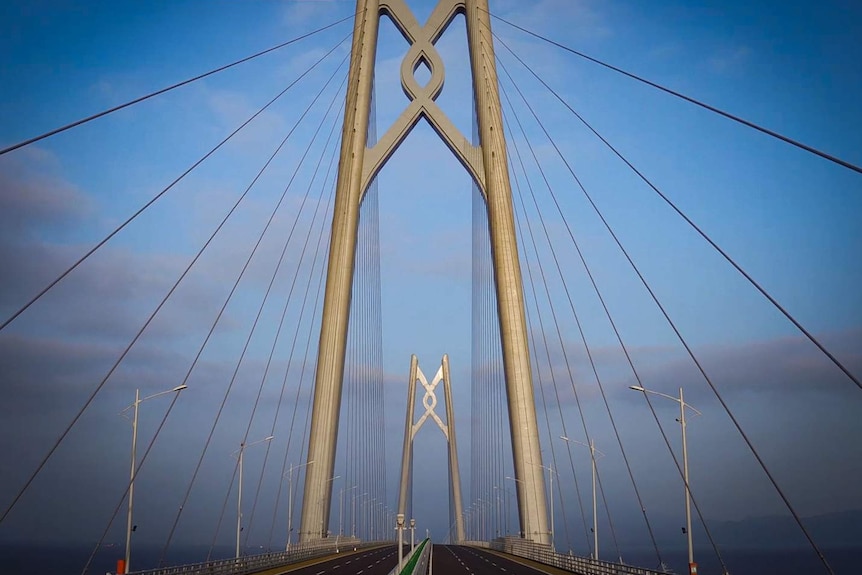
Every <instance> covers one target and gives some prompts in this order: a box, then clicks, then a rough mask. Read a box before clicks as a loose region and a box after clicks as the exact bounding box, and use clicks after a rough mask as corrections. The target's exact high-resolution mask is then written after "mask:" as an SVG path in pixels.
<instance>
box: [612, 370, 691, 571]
mask: <svg viewBox="0 0 862 575" xmlns="http://www.w3.org/2000/svg"><path fill="white" fill-rule="evenodd" d="M629 388H630V389H633V390H635V391H640V392H641V393H644V394H647V393H650V394H652V395H660V396H661V397H664V398H667V399H670V400H671V401H675V402H677V403H678V404H679V419H678V420H677V421H679V424H680V427H682V469H683V472H682V475H683V483H685V533H686V537H687V538H688V566H689V572H690V573H697V564H696V563H695V562H694V548H693V547H692V543H691V491H689V488H688V445H687V443H686V438H685V408H686V407H687V408H689V409H690V410H692V411H693V412H694V413H696V414H697V415H703V414H702V413H701V412H699V411H698V410H697V409H695V408H694V407H692V406H691V405H690V404H688V403H686V402H685V399H684V398H683V395H682V388H681V387H680V388H679V397H674V396H672V395H668V394H666V393H661V392H659V391H652V390H650V389H645V388H643V387H641V386H639V385H630V386H629Z"/></svg>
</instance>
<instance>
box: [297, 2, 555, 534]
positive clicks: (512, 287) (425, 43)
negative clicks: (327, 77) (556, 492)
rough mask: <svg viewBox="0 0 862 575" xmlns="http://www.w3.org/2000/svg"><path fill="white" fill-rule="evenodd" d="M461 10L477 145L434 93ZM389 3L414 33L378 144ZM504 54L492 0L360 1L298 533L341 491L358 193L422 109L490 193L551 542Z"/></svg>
mask: <svg viewBox="0 0 862 575" xmlns="http://www.w3.org/2000/svg"><path fill="white" fill-rule="evenodd" d="M458 14H463V15H464V18H465V21H466V27H467V45H468V50H469V53H470V64H471V70H472V77H473V94H474V106H475V114H476V121H477V125H478V134H479V145H478V146H474V145H473V144H472V143H471V140H470V139H468V138H466V137H465V136H464V134H463V133H461V131H460V130H458V129H457V128H456V127H455V126H454V124H453V123H452V122H451V120H450V119H449V118H448V117H447V116H446V114H445V113H444V112H443V111H442V110H441V109H440V107H439V106H437V104H436V102H435V100H436V98H437V97H438V96H439V95H440V93H441V91H442V90H443V79H444V69H443V62H442V61H441V59H440V55H439V53H438V52H437V50H436V48H435V47H434V43H435V42H436V41H437V40H438V39H439V38H440V36H441V35H442V34H443V32H444V31H445V30H446V28H447V27H448V26H449V25H450V24H451V22H452V20H453V19H454V18H455V17H456V16H457V15H458ZM381 15H386V16H388V17H389V18H390V19H391V20H392V22H393V23H394V24H395V26H396V28H397V29H398V30H399V31H400V32H401V34H402V35H403V36H404V38H405V39H406V40H407V42H408V44H409V45H410V48H409V49H408V51H407V54H406V56H405V57H404V60H403V61H402V64H401V85H402V88H403V89H404V93H405V94H406V95H407V97H408V99H409V102H408V103H407V105H406V106H405V108H404V111H403V112H402V113H401V115H400V116H399V117H398V119H397V120H396V121H395V122H394V123H393V125H392V126H390V127H389V128H388V130H387V131H386V132H385V133H384V135H383V136H382V137H381V138H380V139H379V140H378V141H377V142H376V143H375V144H374V145H373V146H371V147H369V145H368V144H369V141H368V126H369V118H370V111H371V95H372V86H373V82H374V67H375V57H376V52H377V36H378V28H379V22H380V17H381ZM495 62H496V60H495V56H494V45H493V38H492V36H491V19H490V13H489V11H488V0H440V1H439V2H438V3H437V5H436V7H435V8H434V10H433V12H432V13H431V16H430V17H429V18H428V21H427V22H426V23H425V24H424V25H422V24H419V22H418V21H417V20H416V18H415V16H414V15H413V13H412V12H411V11H410V9H409V8H408V6H407V4H406V2H405V1H404V0H357V2H356V17H355V20H354V25H353V44H352V48H351V56H350V70H349V72H348V85H347V96H346V106H345V111H344V124H343V126H342V132H341V156H340V160H339V165H338V181H337V184H336V190H335V206H334V213H333V218H332V231H331V240H330V249H329V264H328V269H327V276H326V292H325V298H324V303H323V314H322V325H321V330H320V344H319V348H318V360H317V371H316V376H315V388H314V398H313V402H314V404H313V410H312V416H311V430H310V434H309V435H310V438H309V446H308V461H314V465H308V466H306V480H305V492H304V496H303V505H302V522H301V525H300V540H301V541H309V540H313V539H318V538H321V537H324V536H325V534H326V533H327V532H328V520H329V515H330V513H329V511H330V504H331V500H332V483H331V482H330V481H329V479H330V478H331V477H332V476H333V470H334V467H335V451H336V439H337V437H338V416H339V411H340V407H341V391H342V381H343V377H344V360H345V353H346V347H347V330H348V324H349V317H350V303H351V302H350V298H351V287H352V282H353V271H354V258H355V253H356V243H357V230H358V227H359V208H360V204H361V203H362V199H363V197H364V194H365V191H366V189H367V188H368V186H369V185H370V183H371V181H372V180H373V179H374V176H375V175H376V174H377V173H378V172H379V170H380V168H381V167H382V166H383V164H385V162H386V161H387V160H388V159H389V158H390V157H391V156H392V154H393V152H394V151H395V149H396V148H397V147H398V146H399V145H400V144H401V142H402V141H403V140H404V139H405V138H406V137H407V134H409V132H410V131H411V130H412V128H413V127H414V126H415V125H416V124H417V123H418V122H419V120H421V119H423V118H424V119H425V120H426V121H427V122H428V123H429V124H430V125H431V126H432V128H433V129H434V130H435V131H436V132H437V134H438V135H439V136H440V137H441V139H442V140H443V141H444V142H445V143H446V145H447V146H448V147H449V149H450V150H451V151H452V152H453V153H454V154H455V156H456V157H457V158H458V160H459V161H460V162H461V164H462V165H463V166H464V167H465V168H466V170H467V171H468V172H469V173H470V175H471V176H472V178H473V179H474V181H475V182H476V184H477V186H478V187H479V190H480V191H481V193H482V195H483V197H484V199H485V205H486V207H487V210H488V228H489V232H490V238H491V253H492V259H493V264H494V283H495V288H496V293H497V310H498V316H499V322H500V340H501V347H502V353H503V368H504V372H505V378H506V394H507V402H508V411H509V421H510V425H511V438H512V454H513V464H514V472H515V478H516V479H517V481H516V490H517V494H518V498H517V499H518V510H519V517H520V525H521V533H522V534H523V535H524V537H526V538H529V539H533V540H535V541H537V542H539V543H550V534H549V533H548V531H547V529H546V527H545V526H546V525H547V523H548V522H547V508H546V502H545V485H544V481H543V476H542V467H541V465H542V455H541V451H540V448H539V431H538V421H537V418H536V406H535V400H534V395H533V381H532V371H531V367H530V356H529V351H528V350H529V348H528V345H527V322H526V315H525V311H524V293H523V285H522V280H521V267H520V262H519V260H518V246H517V242H516V237H515V220H514V209H513V205H512V191H511V186H510V183H509V169H508V163H507V154H506V142H505V137H504V132H503V120H502V109H501V106H500V94H499V89H498V80H497V70H496V63H495ZM423 63H424V64H425V65H426V66H427V67H428V69H430V71H431V79H430V80H429V81H428V82H427V84H425V85H424V86H421V85H420V84H419V82H418V81H417V80H416V78H415V76H414V73H415V71H416V69H417V68H418V67H419V66H420V65H421V64H423Z"/></svg>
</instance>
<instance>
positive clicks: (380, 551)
mask: <svg viewBox="0 0 862 575" xmlns="http://www.w3.org/2000/svg"><path fill="white" fill-rule="evenodd" d="M397 551H398V548H397V547H396V546H395V545H390V546H387V547H378V548H377V549H369V550H364V551H360V552H358V553H349V554H346V555H340V556H338V557H336V558H335V559H330V560H328V561H322V562H320V563H315V564H313V565H307V566H305V567H298V568H296V569H289V570H288V569H285V570H284V571H283V573H290V575H386V574H387V573H389V572H390V571H392V569H393V568H394V567H395V564H396V563H397V562H398V553H397ZM408 552H409V546H408V547H407V549H406V550H405V555H406V554H407V553H408Z"/></svg>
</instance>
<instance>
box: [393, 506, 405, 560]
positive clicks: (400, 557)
mask: <svg viewBox="0 0 862 575" xmlns="http://www.w3.org/2000/svg"><path fill="white" fill-rule="evenodd" d="M395 521H396V526H397V528H398V572H399V573H401V570H402V569H403V568H404V514H403V513H399V514H398V515H397V516H396V518H395Z"/></svg>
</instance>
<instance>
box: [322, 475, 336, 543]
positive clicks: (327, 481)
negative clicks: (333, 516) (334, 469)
mask: <svg viewBox="0 0 862 575" xmlns="http://www.w3.org/2000/svg"><path fill="white" fill-rule="evenodd" d="M339 477H341V476H340V475H333V476H332V477H330V478H329V479H327V480H326V483H329V482H330V481H335V480H336V479H338V478H339ZM324 491H326V490H325V489H324ZM317 505H318V506H319V507H320V508H321V510H322V509H323V497H321V498H320V500H319V501H318V502H317ZM327 519H328V518H327ZM323 522H324V518H323V512H322V511H321V513H320V538H321V539H323V538H325V537H326V536H327V533H324V529H323ZM326 531H329V530H328V529H327V530H326Z"/></svg>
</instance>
